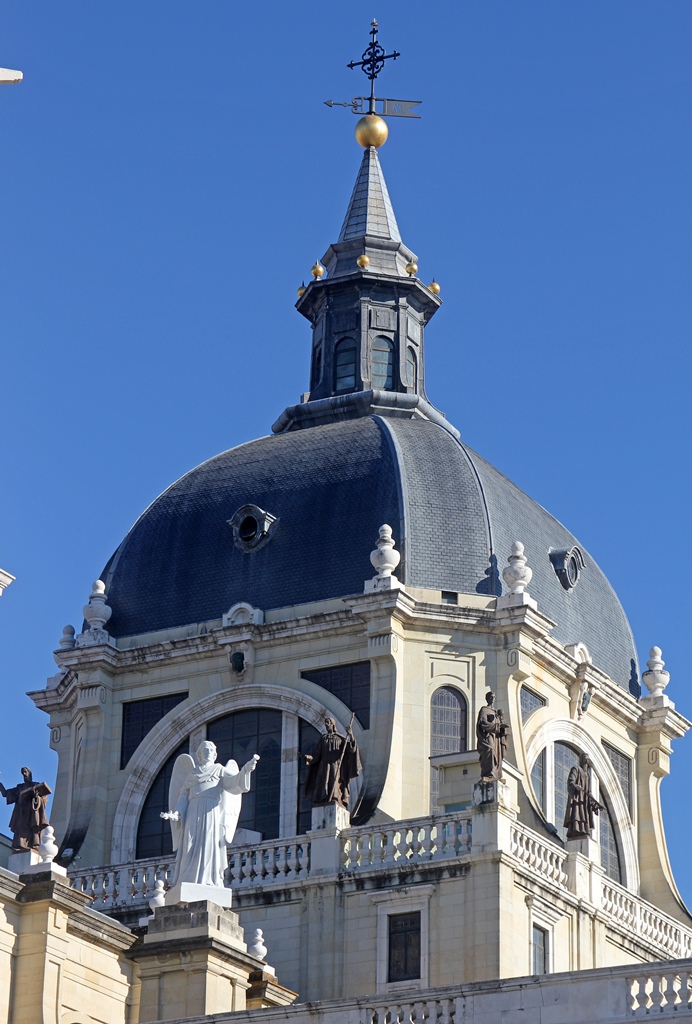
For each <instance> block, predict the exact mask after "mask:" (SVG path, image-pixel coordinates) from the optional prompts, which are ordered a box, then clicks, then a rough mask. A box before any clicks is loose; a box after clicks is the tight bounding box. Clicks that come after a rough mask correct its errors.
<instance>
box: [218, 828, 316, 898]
mask: <svg viewBox="0 0 692 1024" xmlns="http://www.w3.org/2000/svg"><path fill="white" fill-rule="evenodd" d="M309 874H310V842H309V840H308V838H307V836H298V837H297V838H296V839H294V840H293V841H292V842H288V843H286V842H280V841H278V840H271V841H269V842H263V843H254V844H253V845H252V846H232V847H231V848H230V849H229V851H228V871H227V873H226V876H227V880H228V882H229V883H230V885H232V886H233V887H234V888H239V887H242V886H244V885H266V884H270V885H271V884H273V883H279V884H281V883H284V882H294V881H297V880H299V879H302V878H307V877H308V875H309Z"/></svg>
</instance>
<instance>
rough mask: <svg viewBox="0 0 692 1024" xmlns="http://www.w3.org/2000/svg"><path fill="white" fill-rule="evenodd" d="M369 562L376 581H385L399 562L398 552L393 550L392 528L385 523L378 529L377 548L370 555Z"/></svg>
mask: <svg viewBox="0 0 692 1024" xmlns="http://www.w3.org/2000/svg"><path fill="white" fill-rule="evenodd" d="M370 561H371V562H372V565H373V568H374V569H377V577H376V578H377V579H385V578H386V577H387V576H391V575H392V573H393V572H394V570H395V569H396V567H397V565H398V564H399V562H400V561H401V555H400V554H399V552H398V551H395V550H394V541H393V540H392V528H391V526H387V524H386V523H385V524H384V526H381V527H380V535H379V537H378V539H377V547H376V548H375V550H374V551H372V552H371V553H370Z"/></svg>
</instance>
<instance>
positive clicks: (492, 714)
mask: <svg viewBox="0 0 692 1024" xmlns="http://www.w3.org/2000/svg"><path fill="white" fill-rule="evenodd" d="M485 700H486V704H485V707H482V708H481V709H480V711H479V712H478V718H477V720H476V746H477V748H478V760H479V761H480V763H481V782H492V781H493V780H497V779H499V780H502V762H503V760H504V757H505V752H506V750H507V734H508V733H509V726H508V725H507V723H506V722H505V718H504V715H503V713H502V711H500V710H499V709H498V708H496V707H495V694H494V693H493V692H492V690H490V691H488V693H486V695H485Z"/></svg>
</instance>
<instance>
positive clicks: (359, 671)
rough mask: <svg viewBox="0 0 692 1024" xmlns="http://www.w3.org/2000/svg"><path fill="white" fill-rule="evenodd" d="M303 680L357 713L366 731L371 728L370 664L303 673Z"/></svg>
mask: <svg viewBox="0 0 692 1024" xmlns="http://www.w3.org/2000/svg"><path fill="white" fill-rule="evenodd" d="M300 675H301V677H302V678H303V679H308V680H309V681H310V682H311V683H317V685H318V686H321V687H323V688H324V689H325V690H328V691H329V692H330V693H333V694H334V696H335V697H338V698H339V700H340V701H342V702H343V703H344V704H345V705H346V707H347V708H350V709H351V711H355V713H356V717H357V718H358V721H359V722H360V724H361V725H362V726H363V728H364V729H369V728H370V662H369V661H357V662H355V663H354V664H353V665H335V666H334V667H333V668H315V669H310V670H309V671H307V672H301V673H300Z"/></svg>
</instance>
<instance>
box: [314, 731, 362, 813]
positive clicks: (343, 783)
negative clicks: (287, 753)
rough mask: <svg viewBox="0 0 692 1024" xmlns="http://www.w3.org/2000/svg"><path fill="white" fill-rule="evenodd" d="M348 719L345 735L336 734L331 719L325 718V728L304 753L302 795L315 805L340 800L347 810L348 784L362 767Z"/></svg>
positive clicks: (323, 805) (333, 802)
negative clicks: (304, 765) (306, 752)
mask: <svg viewBox="0 0 692 1024" xmlns="http://www.w3.org/2000/svg"><path fill="white" fill-rule="evenodd" d="M352 723H353V719H351V725H349V727H348V730H347V732H346V736H340V735H339V733H338V732H337V731H336V722H335V721H334V719H333V718H326V719H325V721H324V724H325V728H326V730H327V731H326V732H325V733H324V735H322V736H320V738H319V740H318V741H317V743H316V744H315V749H314V750H313V752H312V754H305V755H304V756H305V763H306V764H307V766H308V777H307V779H306V781H305V795H306V796H307V798H308V800H310V801H312V803H313V804H314V805H315V807H326V806H327V805H328V804H341V806H342V807H345V808H346V809H347V810H348V797H349V789H348V787H349V784H350V783H351V781H352V780H353V779H355V778H356V777H357V776H358V774H359V773H360V771H361V769H362V767H363V766H362V765H361V763H360V753H359V751H358V744H357V743H356V738H355V736H354V735H353V729H352Z"/></svg>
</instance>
